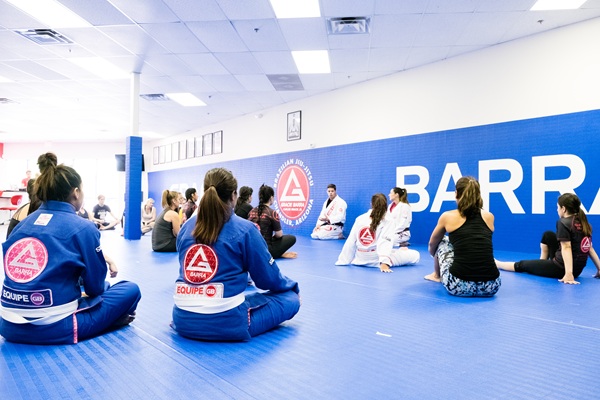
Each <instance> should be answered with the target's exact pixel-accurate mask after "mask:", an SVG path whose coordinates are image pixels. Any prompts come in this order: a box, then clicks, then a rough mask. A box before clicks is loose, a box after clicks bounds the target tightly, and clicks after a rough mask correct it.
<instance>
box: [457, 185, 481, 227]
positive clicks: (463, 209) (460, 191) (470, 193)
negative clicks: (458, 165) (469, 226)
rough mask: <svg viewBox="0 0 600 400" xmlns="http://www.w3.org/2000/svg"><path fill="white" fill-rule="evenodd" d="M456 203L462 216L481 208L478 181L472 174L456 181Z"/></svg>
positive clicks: (469, 214) (478, 210) (476, 211)
mask: <svg viewBox="0 0 600 400" xmlns="http://www.w3.org/2000/svg"><path fill="white" fill-rule="evenodd" d="M456 199H457V201H456V204H457V208H458V212H459V213H460V215H461V216H463V217H468V216H471V215H473V214H475V213H478V212H480V211H481V209H482V208H483V199H482V198H481V189H480V187H479V182H477V179H475V178H473V177H472V176H463V177H462V178H460V179H459V180H458V181H457V182H456Z"/></svg>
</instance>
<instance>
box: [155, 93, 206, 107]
mask: <svg viewBox="0 0 600 400" xmlns="http://www.w3.org/2000/svg"><path fill="white" fill-rule="evenodd" d="M165 94H166V95H167V97H168V98H170V99H171V100H173V101H175V102H177V103H179V104H181V105H182V106H184V107H200V106H205V105H206V103H205V102H203V101H202V100H200V99H199V98H197V97H196V96H194V95H193V94H191V93H165Z"/></svg>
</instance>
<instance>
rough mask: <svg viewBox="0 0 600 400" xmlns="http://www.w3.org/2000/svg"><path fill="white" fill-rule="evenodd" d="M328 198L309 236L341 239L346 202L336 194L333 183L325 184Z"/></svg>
mask: <svg viewBox="0 0 600 400" xmlns="http://www.w3.org/2000/svg"><path fill="white" fill-rule="evenodd" d="M327 195H328V196H329V198H328V199H327V200H326V201H325V203H323V209H322V210H321V214H320V215H319V220H318V221H317V226H315V229H314V230H313V232H312V234H311V235H310V237H312V238H313V239H321V240H323V239H343V238H344V232H343V230H344V223H345V222H346V208H348V205H347V204H346V202H345V201H344V200H343V199H342V198H341V197H340V196H338V195H337V191H336V187H335V185H334V184H333V183H330V184H329V185H327Z"/></svg>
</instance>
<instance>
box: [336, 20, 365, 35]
mask: <svg viewBox="0 0 600 400" xmlns="http://www.w3.org/2000/svg"><path fill="white" fill-rule="evenodd" d="M370 22H371V18H368V17H343V18H328V19H327V29H328V31H329V34H330V35H353V34H359V33H369V32H370Z"/></svg>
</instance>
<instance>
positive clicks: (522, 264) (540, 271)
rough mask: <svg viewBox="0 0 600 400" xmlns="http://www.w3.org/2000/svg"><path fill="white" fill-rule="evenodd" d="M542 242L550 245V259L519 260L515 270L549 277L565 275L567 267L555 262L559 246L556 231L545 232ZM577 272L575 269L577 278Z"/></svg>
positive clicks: (558, 277)
mask: <svg viewBox="0 0 600 400" xmlns="http://www.w3.org/2000/svg"><path fill="white" fill-rule="evenodd" d="M541 243H542V244H545V245H546V246H548V259H546V260H522V261H518V262H516V263H515V271H517V272H527V273H528V274H531V275H537V276H545V277H547V278H557V279H561V278H562V277H564V276H565V267H564V266H561V265H558V264H557V263H556V262H554V256H555V255H556V252H557V251H558V246H559V243H558V239H557V238H556V233H554V232H552V231H546V232H544V235H543V236H542V240H541ZM575 273H576V271H573V275H574V276H575V278H577V277H578V276H579V274H577V275H575Z"/></svg>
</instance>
